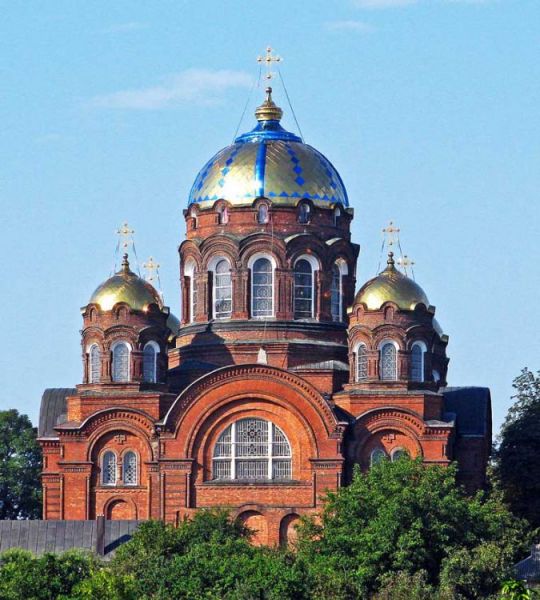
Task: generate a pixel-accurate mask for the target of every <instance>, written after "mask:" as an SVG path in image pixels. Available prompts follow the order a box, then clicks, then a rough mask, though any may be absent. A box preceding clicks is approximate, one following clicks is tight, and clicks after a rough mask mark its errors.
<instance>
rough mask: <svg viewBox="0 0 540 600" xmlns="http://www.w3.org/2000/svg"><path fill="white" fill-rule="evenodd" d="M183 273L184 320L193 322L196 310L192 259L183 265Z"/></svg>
mask: <svg viewBox="0 0 540 600" xmlns="http://www.w3.org/2000/svg"><path fill="white" fill-rule="evenodd" d="M184 275H185V280H186V285H187V302H188V307H187V311H186V312H187V314H186V320H187V321H188V322H189V323H193V322H194V321H195V314H196V312H197V285H196V282H195V263H194V262H193V261H192V260H190V261H189V262H188V263H187V264H186V266H185V267H184Z"/></svg>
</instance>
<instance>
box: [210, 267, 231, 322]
mask: <svg viewBox="0 0 540 600" xmlns="http://www.w3.org/2000/svg"><path fill="white" fill-rule="evenodd" d="M213 288H214V289H213V303H214V318H215V319H228V318H230V316H231V313H232V285H231V268H230V266H229V263H228V262H227V261H226V260H225V259H224V258H222V259H220V260H218V262H217V264H216V267H215V269H214V282H213Z"/></svg>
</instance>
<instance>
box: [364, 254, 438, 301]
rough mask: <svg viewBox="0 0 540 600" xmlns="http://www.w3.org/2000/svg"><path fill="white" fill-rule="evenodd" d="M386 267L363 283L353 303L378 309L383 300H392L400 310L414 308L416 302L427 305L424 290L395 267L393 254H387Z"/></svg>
mask: <svg viewBox="0 0 540 600" xmlns="http://www.w3.org/2000/svg"><path fill="white" fill-rule="evenodd" d="M387 265H388V266H387V267H386V269H385V270H384V271H382V273H379V275H377V277H374V278H373V279H370V280H369V281H368V282H367V283H365V284H364V285H363V286H362V287H361V288H360V290H359V292H358V293H357V294H356V298H355V300H354V302H355V304H360V303H363V304H365V305H366V306H367V308H368V310H378V309H379V308H381V306H382V305H383V304H384V303H385V302H394V303H395V304H397V305H398V307H399V308H400V309H401V310H414V308H415V306H416V305H417V304H420V303H422V304H425V306H426V308H427V307H428V306H429V300H428V299H427V296H426V294H425V292H424V290H423V289H422V288H421V287H420V286H419V285H418V284H417V283H416V282H415V281H413V280H412V279H409V277H407V276H406V275H404V274H403V273H402V272H401V271H398V269H396V266H395V263H394V254H393V252H390V253H389V254H388V263H387Z"/></svg>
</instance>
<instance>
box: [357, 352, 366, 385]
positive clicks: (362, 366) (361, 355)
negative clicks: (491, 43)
mask: <svg viewBox="0 0 540 600" xmlns="http://www.w3.org/2000/svg"><path fill="white" fill-rule="evenodd" d="M367 377H368V356H367V348H366V345H365V344H360V345H359V346H358V349H357V350H356V381H362V380H364V379H367Z"/></svg>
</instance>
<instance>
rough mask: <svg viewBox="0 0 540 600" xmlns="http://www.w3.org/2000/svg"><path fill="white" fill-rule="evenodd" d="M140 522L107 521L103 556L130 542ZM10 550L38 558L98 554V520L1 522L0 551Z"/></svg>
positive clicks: (105, 523)
mask: <svg viewBox="0 0 540 600" xmlns="http://www.w3.org/2000/svg"><path fill="white" fill-rule="evenodd" d="M141 522H142V521H105V522H104V552H103V555H104V556H107V555H108V554H110V553H111V552H112V551H113V550H115V549H116V548H117V547H118V546H120V545H122V544H124V543H126V542H127V541H129V540H130V539H131V537H132V536H133V533H134V532H135V530H136V529H137V527H138V526H139V524H140V523H141ZM10 548H22V549H23V550H30V552H33V553H34V554H36V555H40V554H43V553H45V552H65V551H66V550H72V549H75V548H78V549H81V550H89V551H91V552H97V551H98V550H97V549H98V521H38V520H35V521H0V552H4V551H5V550H9V549H10Z"/></svg>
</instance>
